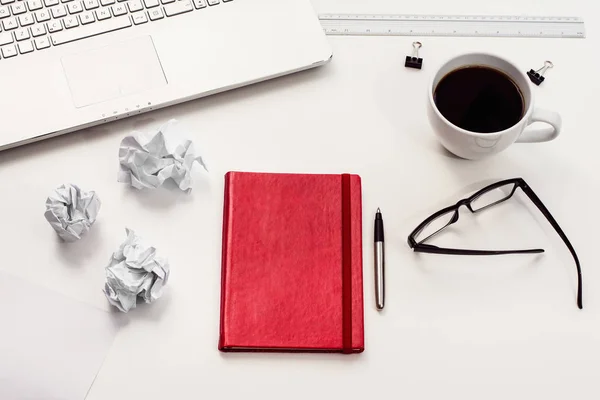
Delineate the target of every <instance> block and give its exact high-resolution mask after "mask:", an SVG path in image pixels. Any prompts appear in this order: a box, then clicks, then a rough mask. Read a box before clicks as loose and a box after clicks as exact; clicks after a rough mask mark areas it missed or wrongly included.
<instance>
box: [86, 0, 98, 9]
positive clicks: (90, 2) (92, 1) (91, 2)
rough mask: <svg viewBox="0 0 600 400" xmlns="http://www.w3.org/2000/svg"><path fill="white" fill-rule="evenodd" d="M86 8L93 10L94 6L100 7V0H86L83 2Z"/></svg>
mask: <svg viewBox="0 0 600 400" xmlns="http://www.w3.org/2000/svg"><path fill="white" fill-rule="evenodd" d="M83 5H84V6H85V9H86V10H93V9H94V8H98V7H99V6H98V0H85V1H84V2H83Z"/></svg>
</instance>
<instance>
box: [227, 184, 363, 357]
mask: <svg viewBox="0 0 600 400" xmlns="http://www.w3.org/2000/svg"><path fill="white" fill-rule="evenodd" d="M363 321H364V319H363V278H362V192H361V181H360V177H359V176H357V175H350V174H343V175H317V174H271V173H250V172H228V173H227V174H226V175H225V205H224V212H223V254H222V276H221V327H220V337H219V350H221V351H322V352H342V353H358V352H362V351H363V350H364V322H363Z"/></svg>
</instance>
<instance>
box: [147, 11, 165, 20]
mask: <svg viewBox="0 0 600 400" xmlns="http://www.w3.org/2000/svg"><path fill="white" fill-rule="evenodd" d="M148 16H149V17H150V21H156V20H157V19H161V18H162V17H163V12H162V10H161V9H160V8H155V9H153V10H150V11H148Z"/></svg>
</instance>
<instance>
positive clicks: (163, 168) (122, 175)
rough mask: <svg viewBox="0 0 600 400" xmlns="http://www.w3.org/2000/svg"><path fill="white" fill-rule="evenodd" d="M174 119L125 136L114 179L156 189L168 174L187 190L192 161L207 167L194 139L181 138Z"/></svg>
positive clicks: (189, 182) (190, 176)
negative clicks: (152, 130)
mask: <svg viewBox="0 0 600 400" xmlns="http://www.w3.org/2000/svg"><path fill="white" fill-rule="evenodd" d="M176 123H177V121H176V120H170V121H169V122H167V123H166V124H165V125H163V126H161V127H160V129H159V130H158V131H157V132H154V133H150V134H148V133H141V132H134V133H133V135H131V136H127V137H125V138H124V139H123V140H122V141H121V145H120V146H119V164H120V171H119V174H118V177H117V180H118V181H119V182H123V183H128V184H130V185H131V186H133V187H134V188H136V189H142V188H147V189H155V188H157V187H159V186H161V185H162V184H163V183H164V182H165V181H166V180H167V179H169V178H171V179H173V181H175V183H176V184H177V186H178V187H179V189H181V190H183V191H185V192H188V193H189V192H190V191H191V185H192V175H191V172H192V167H193V165H194V163H195V162H198V163H199V164H200V165H201V166H202V167H203V168H204V169H205V170H206V171H208V169H207V168H206V165H205V164H204V161H203V160H202V157H201V156H196V155H195V151H194V145H193V143H192V142H191V141H189V140H184V139H181V135H180V133H179V132H177V129H175V128H174V126H175V125H176Z"/></svg>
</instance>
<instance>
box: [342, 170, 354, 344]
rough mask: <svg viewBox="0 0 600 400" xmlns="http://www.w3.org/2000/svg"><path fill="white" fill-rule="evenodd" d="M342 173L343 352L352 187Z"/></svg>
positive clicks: (348, 323)
mask: <svg viewBox="0 0 600 400" xmlns="http://www.w3.org/2000/svg"><path fill="white" fill-rule="evenodd" d="M350 178H351V176H350V175H349V174H342V329H343V334H342V335H343V349H342V350H343V352H344V353H351V352H352V190H351V189H352V188H351V184H350V183H351V180H350Z"/></svg>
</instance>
